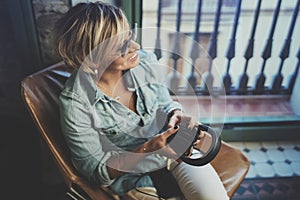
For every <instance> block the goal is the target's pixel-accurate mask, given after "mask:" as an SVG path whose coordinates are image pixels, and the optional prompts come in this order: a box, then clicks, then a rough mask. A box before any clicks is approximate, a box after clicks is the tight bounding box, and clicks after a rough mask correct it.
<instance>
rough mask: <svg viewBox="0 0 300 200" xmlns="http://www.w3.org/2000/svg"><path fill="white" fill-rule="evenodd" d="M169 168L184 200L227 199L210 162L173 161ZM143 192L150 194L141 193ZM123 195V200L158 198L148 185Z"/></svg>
mask: <svg viewBox="0 0 300 200" xmlns="http://www.w3.org/2000/svg"><path fill="white" fill-rule="evenodd" d="M170 170H171V172H172V174H173V175H174V177H175V179H176V180H177V183H178V185H179V187H180V189H181V191H182V193H183V195H184V198H185V199H186V200H229V197H228V196H227V192H226V190H225V188H224V186H223V184H222V182H221V180H220V178H219V176H218V174H217V173H216V171H215V170H214V168H213V167H212V166H211V165H210V164H207V165H205V166H200V167H197V166H192V165H188V164H186V163H184V162H182V163H180V164H177V162H176V161H174V162H172V163H171V164H170ZM143 192H144V193H146V194H150V195H146V194H143ZM151 195H152V196H151ZM125 196H126V197H125ZM125 196H124V198H123V199H125V200H127V199H130V200H157V199H158V198H157V197H155V196H157V192H156V189H155V188H149V187H145V188H139V191H138V190H135V189H133V190H130V191H129V192H128V193H127V194H126V195H125ZM172 199H177V198H172ZM179 199H181V198H179ZM170 200H171V199H170Z"/></svg>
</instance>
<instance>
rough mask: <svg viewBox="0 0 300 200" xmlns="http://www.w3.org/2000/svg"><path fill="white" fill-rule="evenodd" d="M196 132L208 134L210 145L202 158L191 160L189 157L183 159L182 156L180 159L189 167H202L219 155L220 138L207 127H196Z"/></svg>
mask: <svg viewBox="0 0 300 200" xmlns="http://www.w3.org/2000/svg"><path fill="white" fill-rule="evenodd" d="M198 130H199V132H200V131H205V132H207V133H208V134H210V136H211V144H210V147H209V148H208V150H207V152H205V153H204V154H203V155H202V157H200V158H196V159H192V158H189V157H184V156H182V157H181V159H182V160H183V161H184V162H185V163H187V164H190V165H194V166H202V165H206V164H208V163H209V162H211V161H212V160H213V159H214V158H215V157H216V155H217V154H218V153H219V151H220V148H221V138H220V137H219V135H218V134H217V132H216V131H215V130H214V129H212V128H211V127H209V126H205V125H203V124H201V125H199V126H198Z"/></svg>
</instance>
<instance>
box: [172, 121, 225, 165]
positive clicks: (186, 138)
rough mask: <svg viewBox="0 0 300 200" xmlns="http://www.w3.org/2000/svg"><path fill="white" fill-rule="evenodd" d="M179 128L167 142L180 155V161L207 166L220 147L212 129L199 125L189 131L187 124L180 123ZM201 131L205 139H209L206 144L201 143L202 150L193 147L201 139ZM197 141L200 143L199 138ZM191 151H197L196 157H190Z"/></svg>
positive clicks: (217, 136) (218, 138)
mask: <svg viewBox="0 0 300 200" xmlns="http://www.w3.org/2000/svg"><path fill="white" fill-rule="evenodd" d="M179 127H180V128H179V130H178V132H177V133H175V134H173V135H171V136H170V137H169V138H168V139H167V142H168V144H169V145H170V147H171V148H172V149H173V150H174V151H175V152H176V153H178V154H179V155H181V156H180V158H181V160H182V161H184V162H185V163H187V164H190V165H194V166H202V165H206V164H208V163H209V162H211V161H212V160H213V159H214V158H215V157H216V155H217V154H218V152H219V150H220V147H221V139H220V137H219V135H218V134H217V132H216V131H215V130H214V129H213V128H211V127H210V126H206V125H203V124H199V125H198V126H196V127H194V128H192V129H191V128H188V122H181V123H180V125H179ZM201 131H204V132H205V134H206V135H205V137H207V138H208V139H209V142H208V144H207V142H205V141H203V145H204V146H205V148H204V150H203V149H201V148H198V147H197V146H196V145H195V144H196V141H197V140H199V137H201ZM205 137H204V138H205ZM199 141H200V142H201V138H200V140H199ZM192 149H194V150H197V154H198V157H197V156H194V155H193V154H192V155H191V151H192ZM182 152H184V153H182ZM199 156H200V157H199Z"/></svg>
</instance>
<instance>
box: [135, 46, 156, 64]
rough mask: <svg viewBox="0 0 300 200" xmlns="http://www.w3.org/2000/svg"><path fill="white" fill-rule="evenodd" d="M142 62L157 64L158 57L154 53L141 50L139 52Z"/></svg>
mask: <svg viewBox="0 0 300 200" xmlns="http://www.w3.org/2000/svg"><path fill="white" fill-rule="evenodd" d="M138 55H139V58H140V62H146V63H147V62H148V63H157V62H158V61H157V57H156V55H155V54H154V53H153V52H150V51H146V50H144V49H141V50H139V51H138Z"/></svg>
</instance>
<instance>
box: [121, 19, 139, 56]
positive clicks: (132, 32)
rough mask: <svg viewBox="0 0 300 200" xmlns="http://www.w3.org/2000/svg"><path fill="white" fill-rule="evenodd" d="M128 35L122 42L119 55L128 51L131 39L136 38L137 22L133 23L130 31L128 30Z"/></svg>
mask: <svg viewBox="0 0 300 200" xmlns="http://www.w3.org/2000/svg"><path fill="white" fill-rule="evenodd" d="M129 34H130V36H129V38H128V39H127V40H126V41H125V42H124V44H123V45H122V47H121V49H120V50H121V56H122V57H124V56H125V55H126V54H127V53H128V47H129V45H130V42H131V41H135V40H136V35H137V23H134V27H133V29H132V31H130V32H129Z"/></svg>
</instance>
